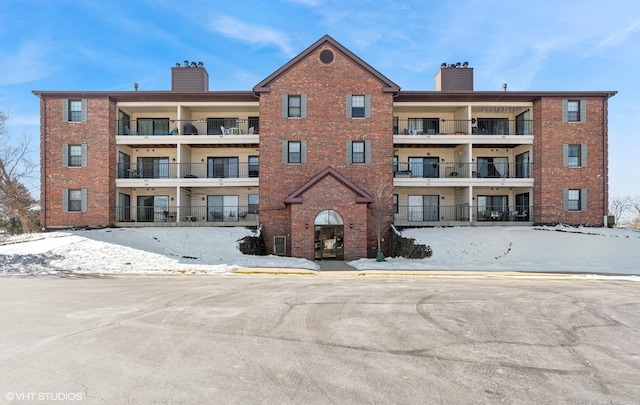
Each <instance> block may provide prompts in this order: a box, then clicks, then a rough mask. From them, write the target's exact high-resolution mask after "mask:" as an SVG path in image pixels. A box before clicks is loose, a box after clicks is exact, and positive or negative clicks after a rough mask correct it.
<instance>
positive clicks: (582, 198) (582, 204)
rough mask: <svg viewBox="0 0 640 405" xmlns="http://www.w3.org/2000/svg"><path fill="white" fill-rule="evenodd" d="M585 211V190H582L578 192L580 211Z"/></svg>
mask: <svg viewBox="0 0 640 405" xmlns="http://www.w3.org/2000/svg"><path fill="white" fill-rule="evenodd" d="M586 210H587V189H586V188H583V189H581V190H580V211H586Z"/></svg>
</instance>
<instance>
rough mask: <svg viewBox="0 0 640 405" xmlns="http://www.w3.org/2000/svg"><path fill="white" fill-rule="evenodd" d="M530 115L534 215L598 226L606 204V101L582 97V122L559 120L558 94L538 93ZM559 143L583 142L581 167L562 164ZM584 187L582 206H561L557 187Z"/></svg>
mask: <svg viewBox="0 0 640 405" xmlns="http://www.w3.org/2000/svg"><path fill="white" fill-rule="evenodd" d="M533 114H534V134H535V136H534V144H533V163H534V165H533V173H534V179H535V184H534V190H533V204H534V220H535V222H536V223H545V224H548V223H566V224H572V225H590V226H601V225H602V224H603V216H604V215H606V213H607V209H608V204H607V198H608V196H607V187H608V186H607V182H608V174H607V165H608V162H607V121H606V119H607V100H606V99H601V98H591V99H587V115H586V122H562V99H561V98H549V97H546V98H543V99H541V100H540V101H538V102H536V103H535V104H534V106H533ZM563 144H586V145H587V166H586V167H564V166H563V164H562V146H563ZM567 188H568V189H581V188H587V210H586V211H584V212H568V211H565V210H564V208H563V194H562V190H563V189H567Z"/></svg>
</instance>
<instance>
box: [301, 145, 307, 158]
mask: <svg viewBox="0 0 640 405" xmlns="http://www.w3.org/2000/svg"><path fill="white" fill-rule="evenodd" d="M300 163H307V141H300Z"/></svg>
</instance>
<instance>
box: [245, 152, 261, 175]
mask: <svg viewBox="0 0 640 405" xmlns="http://www.w3.org/2000/svg"><path fill="white" fill-rule="evenodd" d="M247 166H248V170H249V173H248V175H249V177H260V156H259V155H250V156H249V157H248V158H247Z"/></svg>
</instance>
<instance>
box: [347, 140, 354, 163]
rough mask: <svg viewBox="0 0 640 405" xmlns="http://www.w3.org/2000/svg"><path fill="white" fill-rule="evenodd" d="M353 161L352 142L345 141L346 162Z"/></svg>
mask: <svg viewBox="0 0 640 405" xmlns="http://www.w3.org/2000/svg"><path fill="white" fill-rule="evenodd" d="M351 163H353V142H351V141H347V164H351Z"/></svg>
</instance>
